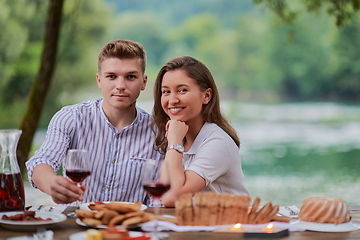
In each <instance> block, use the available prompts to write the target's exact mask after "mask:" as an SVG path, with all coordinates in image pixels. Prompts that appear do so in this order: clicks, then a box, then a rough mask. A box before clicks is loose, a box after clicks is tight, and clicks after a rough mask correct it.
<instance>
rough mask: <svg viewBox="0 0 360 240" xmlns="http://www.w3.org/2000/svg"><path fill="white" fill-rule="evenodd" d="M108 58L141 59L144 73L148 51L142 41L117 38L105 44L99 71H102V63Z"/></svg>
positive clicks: (100, 57)
mask: <svg viewBox="0 0 360 240" xmlns="http://www.w3.org/2000/svg"><path fill="white" fill-rule="evenodd" d="M108 58H118V59H134V58H138V59H139V60H140V61H141V69H142V71H143V74H144V73H145V68H146V51H145V50H144V49H143V47H142V46H141V44H140V43H138V42H134V41H131V40H127V39H117V40H113V41H110V42H108V43H107V44H105V45H104V47H103V48H102V49H101V51H100V53H99V58H98V71H99V72H100V71H101V63H102V62H103V61H104V60H106V59H108Z"/></svg>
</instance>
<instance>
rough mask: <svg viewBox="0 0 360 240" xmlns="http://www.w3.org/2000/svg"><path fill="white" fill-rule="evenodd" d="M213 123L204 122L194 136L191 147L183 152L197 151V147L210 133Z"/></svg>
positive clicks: (192, 152) (191, 152) (193, 152)
mask: <svg viewBox="0 0 360 240" xmlns="http://www.w3.org/2000/svg"><path fill="white" fill-rule="evenodd" d="M214 125H215V123H209V122H205V123H204V125H203V126H202V128H201V129H200V132H199V133H198V135H197V136H196V138H195V141H194V142H193V144H192V145H191V148H190V149H189V151H187V152H185V153H184V154H195V153H196V152H197V151H198V148H199V147H200V146H201V144H202V143H203V142H204V141H205V140H206V138H207V137H208V136H209V135H210V134H211V129H212V128H213V126H214Z"/></svg>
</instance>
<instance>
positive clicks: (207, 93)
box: [203, 88, 213, 105]
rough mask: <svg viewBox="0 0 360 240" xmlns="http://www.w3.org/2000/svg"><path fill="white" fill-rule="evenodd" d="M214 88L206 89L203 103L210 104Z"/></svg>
mask: <svg viewBox="0 0 360 240" xmlns="http://www.w3.org/2000/svg"><path fill="white" fill-rule="evenodd" d="M212 93H213V92H212V89H211V88H208V89H206V90H205V91H204V92H203V94H204V99H203V104H205V105H206V104H208V103H209V102H210V100H211V98H212Z"/></svg>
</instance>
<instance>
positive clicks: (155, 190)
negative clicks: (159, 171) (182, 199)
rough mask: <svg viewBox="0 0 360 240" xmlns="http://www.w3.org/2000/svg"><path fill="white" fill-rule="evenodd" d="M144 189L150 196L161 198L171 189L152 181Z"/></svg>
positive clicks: (146, 183)
mask: <svg viewBox="0 0 360 240" xmlns="http://www.w3.org/2000/svg"><path fill="white" fill-rule="evenodd" d="M144 189H145V191H146V192H147V193H148V194H149V195H151V196H153V197H161V196H162V195H163V194H164V193H165V192H167V191H168V190H169V189H170V185H168V184H162V183H160V182H155V181H151V182H145V183H144Z"/></svg>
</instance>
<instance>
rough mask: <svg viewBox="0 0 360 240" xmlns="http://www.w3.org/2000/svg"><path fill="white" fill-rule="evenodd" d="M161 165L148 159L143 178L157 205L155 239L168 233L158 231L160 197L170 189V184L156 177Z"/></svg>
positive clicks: (155, 205) (146, 189) (144, 184)
mask: <svg viewBox="0 0 360 240" xmlns="http://www.w3.org/2000/svg"><path fill="white" fill-rule="evenodd" d="M160 166H161V164H160V163H159V161H157V160H152V159H148V160H146V162H145V166H144V170H143V178H142V184H143V186H144V189H145V191H146V192H147V194H149V195H150V196H152V198H153V202H154V207H155V230H154V232H153V239H160V238H163V237H166V236H165V235H168V234H166V233H164V234H161V236H160V234H159V231H158V216H159V208H160V205H161V202H160V198H161V196H162V195H163V194H164V193H165V192H166V191H168V190H169V189H170V184H168V183H162V182H160V180H159V179H157V178H156V175H157V172H158V169H159V168H160Z"/></svg>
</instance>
